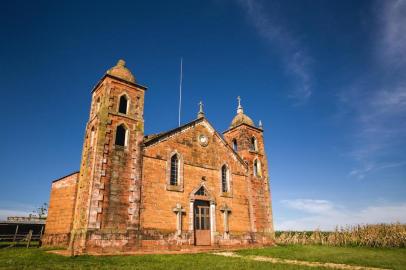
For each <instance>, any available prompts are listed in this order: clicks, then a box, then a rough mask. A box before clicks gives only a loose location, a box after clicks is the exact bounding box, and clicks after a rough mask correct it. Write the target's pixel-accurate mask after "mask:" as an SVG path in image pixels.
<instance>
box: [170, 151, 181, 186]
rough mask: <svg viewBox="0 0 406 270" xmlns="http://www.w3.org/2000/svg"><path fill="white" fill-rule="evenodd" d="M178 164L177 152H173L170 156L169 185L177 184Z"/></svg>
mask: <svg viewBox="0 0 406 270" xmlns="http://www.w3.org/2000/svg"><path fill="white" fill-rule="evenodd" d="M179 165H180V164H179V157H178V155H177V154H174V155H173V156H172V157H171V172H170V177H169V178H170V179H169V184H170V185H171V186H177V185H179V167H180V166H179Z"/></svg>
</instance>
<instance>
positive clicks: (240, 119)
mask: <svg viewBox="0 0 406 270" xmlns="http://www.w3.org/2000/svg"><path fill="white" fill-rule="evenodd" d="M241 124H247V125H250V126H254V127H255V124H254V121H252V119H251V118H250V117H249V116H247V115H245V114H244V113H238V114H237V115H236V116H235V117H234V118H233V121H231V125H230V128H233V127H236V126H239V125H241Z"/></svg>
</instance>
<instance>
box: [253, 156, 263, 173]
mask: <svg viewBox="0 0 406 270" xmlns="http://www.w3.org/2000/svg"><path fill="white" fill-rule="evenodd" d="M254 176H256V177H261V176H262V172H261V162H260V161H259V160H257V159H256V160H254Z"/></svg>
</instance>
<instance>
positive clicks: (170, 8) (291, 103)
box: [0, 0, 406, 229]
mask: <svg viewBox="0 0 406 270" xmlns="http://www.w3.org/2000/svg"><path fill="white" fill-rule="evenodd" d="M82 2H83V1H79V2H76V1H65V3H62V2H61V1H49V2H47V1H35V2H33V1H8V2H6V3H4V4H3V5H2V16H1V17H0V36H1V41H2V42H0V59H1V61H0V78H1V84H0V90H1V101H2V105H1V106H0V112H1V115H2V116H3V117H2V123H1V127H2V128H1V132H0V141H1V142H2V147H1V149H2V151H1V155H0V164H1V170H0V181H1V189H0V217H3V218H4V216H7V215H9V214H23V213H25V212H29V211H30V210H32V209H34V208H36V207H38V206H39V205H41V204H42V203H43V202H47V201H48V198H49V191H50V185H51V181H52V180H53V179H56V178H58V177H60V176H63V175H65V174H68V173H70V172H72V171H75V170H78V169H79V163H80V157H81V147H82V142H83V136H84V128H85V123H86V121H87V119H88V113H89V104H90V91H91V89H92V87H93V86H94V85H95V83H96V82H97V81H98V80H99V79H100V78H101V77H102V76H103V74H104V72H105V71H106V70H107V69H108V68H110V67H111V66H113V65H115V63H116V62H117V60H118V59H119V58H123V59H125V60H126V62H127V66H128V67H129V68H130V69H131V70H132V71H133V73H134V74H135V76H136V78H137V80H138V82H139V83H140V84H143V85H146V86H148V88H149V89H148V91H147V94H146V103H145V132H146V134H148V133H155V132H160V131H165V130H168V129H171V128H173V127H176V125H177V108H178V107H177V106H178V84H179V61H180V58H181V57H182V56H183V58H184V96H183V101H184V102H183V115H182V122H188V121H190V120H192V119H194V117H195V116H196V112H197V109H198V107H197V103H198V102H199V101H200V100H202V101H203V102H204V104H205V111H206V116H207V118H208V119H209V121H211V123H212V124H213V125H214V126H215V127H216V129H218V130H219V131H224V130H225V129H227V127H228V125H229V124H230V121H231V119H232V118H233V116H234V115H235V111H236V97H237V96H238V95H240V96H241V97H242V104H243V106H244V110H245V112H246V113H247V114H248V115H249V116H250V117H251V118H253V119H254V120H255V122H257V121H258V120H260V119H261V120H262V122H263V124H264V129H265V140H266V151H267V155H268V160H269V166H270V171H271V188H272V196H273V209H274V220H275V225H276V228H277V229H305V228H316V227H320V228H322V229H329V228H332V227H334V225H335V224H338V225H345V224H352V223H367V222H368V223H375V222H393V221H401V222H406V198H405V191H406V123H405V122H406V121H405V120H406V76H405V74H406V2H405V1H389V0H388V1H341V0H340V1H314V0H311V1H310V0H309V1H260V0H241V1H232V0H225V1H220V0H217V1H142V2H141V1H138V2H136V1H128V2H126V1H121V2H115V3H112V2H111V1H106V2H104V1H93V2H92V3H82Z"/></svg>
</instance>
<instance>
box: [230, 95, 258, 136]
mask: <svg viewBox="0 0 406 270" xmlns="http://www.w3.org/2000/svg"><path fill="white" fill-rule="evenodd" d="M237 100H238V108H237V115H236V116H235V117H234V118H233V121H231V125H230V129H231V128H234V127H236V126H239V125H241V124H246V125H250V126H253V127H255V124H254V121H252V119H251V118H250V117H249V116H247V115H246V114H244V110H243V109H242V106H241V98H240V97H238V98H237Z"/></svg>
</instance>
